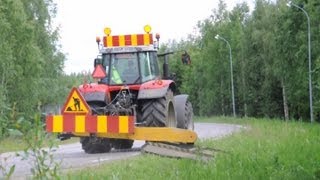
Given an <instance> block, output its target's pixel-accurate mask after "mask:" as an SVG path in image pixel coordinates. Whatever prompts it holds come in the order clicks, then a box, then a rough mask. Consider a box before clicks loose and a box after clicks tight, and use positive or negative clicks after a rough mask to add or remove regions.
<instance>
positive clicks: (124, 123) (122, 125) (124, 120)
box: [119, 116, 129, 133]
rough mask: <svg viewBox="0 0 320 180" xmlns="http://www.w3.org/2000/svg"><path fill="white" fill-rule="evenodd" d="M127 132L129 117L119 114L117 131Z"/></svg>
mask: <svg viewBox="0 0 320 180" xmlns="http://www.w3.org/2000/svg"><path fill="white" fill-rule="evenodd" d="M128 132H129V117H128V116H119V133H128Z"/></svg>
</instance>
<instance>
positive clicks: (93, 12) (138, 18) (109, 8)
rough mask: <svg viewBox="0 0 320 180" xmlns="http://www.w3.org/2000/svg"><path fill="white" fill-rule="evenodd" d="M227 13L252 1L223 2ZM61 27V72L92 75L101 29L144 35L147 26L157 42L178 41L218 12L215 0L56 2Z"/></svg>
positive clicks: (57, 19) (78, 0) (115, 33)
mask: <svg viewBox="0 0 320 180" xmlns="http://www.w3.org/2000/svg"><path fill="white" fill-rule="evenodd" d="M225 1H226V2H227V6H228V9H232V8H233V7H234V5H235V4H236V3H239V2H244V1H246V2H247V3H248V4H252V0H225ZM55 2H56V3H57V8H58V14H57V17H56V18H55V24H58V25H59V26H60V44H61V46H62V51H63V52H64V53H65V54H66V57H67V60H66V62H65V68H64V71H65V73H67V74H70V73H71V72H82V71H91V72H92V71H93V59H94V58H95V57H96V56H97V55H98V48H97V44H96V42H95V38H96V36H101V37H102V36H103V29H104V27H110V28H111V31H112V32H111V34H112V35H118V34H136V33H144V31H143V26H144V25H146V24H149V25H150V26H151V27H152V32H153V33H160V36H161V38H160V42H161V41H162V42H165V41H168V40H169V39H177V40H179V39H181V38H185V37H187V35H188V34H191V33H193V32H194V28H195V27H196V24H197V22H198V21H201V20H204V19H205V18H207V17H209V16H210V15H211V14H212V10H213V9H216V8H217V5H218V2H219V1H218V0H198V1H196V0H162V1H154V0H55Z"/></svg>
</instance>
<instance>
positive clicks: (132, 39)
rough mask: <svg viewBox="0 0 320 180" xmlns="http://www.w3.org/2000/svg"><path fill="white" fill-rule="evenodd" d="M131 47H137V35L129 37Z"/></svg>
mask: <svg viewBox="0 0 320 180" xmlns="http://www.w3.org/2000/svg"><path fill="white" fill-rule="evenodd" d="M131 45H132V46H137V45H138V40H137V35H136V34H132V35H131Z"/></svg>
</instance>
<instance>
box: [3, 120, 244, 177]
mask: <svg viewBox="0 0 320 180" xmlns="http://www.w3.org/2000/svg"><path fill="white" fill-rule="evenodd" d="M241 129H242V126H240V125H231V124H216V123H196V124H195V131H196V133H197V134H198V138H200V139H206V138H211V139H212V138H214V139H216V138H221V137H223V136H226V135H229V134H231V133H235V132H238V131H240V130H241ZM143 144H144V141H135V142H134V145H133V147H134V148H139V147H141V146H142V145H143ZM138 155H140V152H139V151H135V152H111V153H103V154H86V153H84V151H83V150H82V149H81V144H80V143H74V144H67V145H60V146H59V148H58V149H57V150H56V151H55V152H54V159H55V160H56V161H57V162H61V169H78V168H84V167H88V166H94V165H99V164H101V163H106V162H111V161H114V160H119V159H126V158H129V157H134V156H138ZM31 162H32V158H29V159H27V160H21V157H17V156H16V152H9V153H3V154H0V163H2V165H3V164H5V165H6V167H8V168H9V167H11V166H12V165H13V164H15V165H16V167H15V172H14V174H13V177H12V178H13V179H26V177H27V176H28V175H31V172H30V168H31V167H32V166H31ZM1 173H2V172H1V171H0V179H2V178H1V177H3V175H2V174H1Z"/></svg>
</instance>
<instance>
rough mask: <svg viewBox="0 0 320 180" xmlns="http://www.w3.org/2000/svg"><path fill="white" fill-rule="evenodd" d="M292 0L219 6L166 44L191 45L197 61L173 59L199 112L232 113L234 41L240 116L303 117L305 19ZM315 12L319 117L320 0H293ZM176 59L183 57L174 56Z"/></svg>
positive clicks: (313, 35) (306, 93) (306, 113)
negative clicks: (192, 28)
mask: <svg viewBox="0 0 320 180" xmlns="http://www.w3.org/2000/svg"><path fill="white" fill-rule="evenodd" d="M287 2H288V1H286V0H277V1H268V0H256V1H255V8H254V9H253V10H252V11H250V10H249V6H248V5H247V4H246V3H241V4H237V5H236V6H235V7H234V8H233V9H232V10H231V11H228V10H227V8H226V4H225V3H224V1H222V0H220V2H219V7H218V9H215V10H213V13H212V15H211V16H210V17H209V18H207V19H205V20H203V21H200V22H199V23H198V26H197V27H198V30H199V32H200V33H199V35H190V36H189V38H188V39H187V40H182V41H180V42H175V41H173V42H171V43H168V44H166V45H165V47H162V48H174V49H176V50H187V51H188V52H189V54H190V55H191V59H192V65H191V66H187V67H186V66H185V65H182V64H181V63H180V62H177V61H175V62H174V61H172V62H171V64H172V67H171V68H172V71H175V72H176V73H177V74H178V76H177V79H178V80H177V82H178V83H179V85H180V87H181V88H180V91H181V92H183V93H188V94H190V96H191V100H192V103H193V106H194V110H195V112H196V114H199V115H232V98H231V97H232V96H231V83H230V79H231V76H230V61H229V57H230V56H229V48H228V46H227V44H226V42H224V41H222V40H220V39H218V40H217V39H215V36H216V35H217V34H219V35H220V36H221V37H223V38H225V39H226V40H227V41H228V42H229V43H230V45H231V49H232V56H233V73H234V77H233V78H234V86H235V102H236V103H235V104H236V105H235V106H236V112H237V115H238V116H253V117H279V118H283V119H289V118H290V119H304V120H308V119H309V118H310V116H309V88H308V36H307V35H308V26H307V18H306V15H305V14H304V13H303V12H302V11H301V10H299V9H298V8H296V7H293V6H292V7H288V6H287V5H286V3H287ZM293 3H295V4H297V5H298V6H300V7H301V8H303V9H305V10H306V12H308V14H309V16H310V19H311V47H312V85H313V101H314V103H313V107H314V116H315V119H316V120H319V112H320V94H319V83H320V76H319V73H320V71H319V67H320V49H319V44H320V42H319V41H320V31H319V24H320V19H319V17H320V3H319V2H318V0H295V1H293ZM176 58H177V59H179V57H176Z"/></svg>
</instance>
